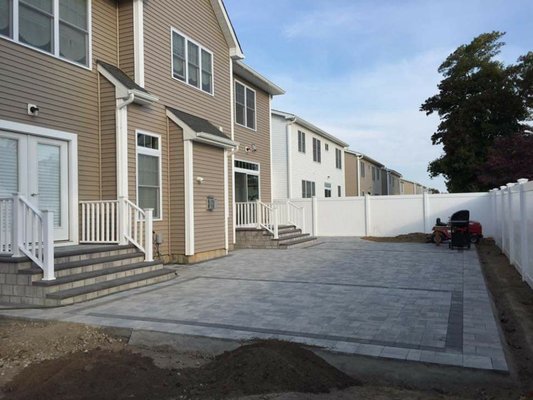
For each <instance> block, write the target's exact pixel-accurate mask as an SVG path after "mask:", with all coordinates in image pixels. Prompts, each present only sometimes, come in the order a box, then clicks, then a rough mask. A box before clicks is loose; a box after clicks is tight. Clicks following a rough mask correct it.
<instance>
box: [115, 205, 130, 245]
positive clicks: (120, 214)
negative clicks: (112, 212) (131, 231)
mask: <svg viewBox="0 0 533 400" xmlns="http://www.w3.org/2000/svg"><path fill="white" fill-rule="evenodd" d="M126 212H127V207H126V198H125V197H124V196H121V197H119V199H118V211H117V225H118V227H117V230H118V238H117V239H118V244H120V245H124V244H127V243H128V240H127V239H126V235H127V221H128V217H127V215H126Z"/></svg>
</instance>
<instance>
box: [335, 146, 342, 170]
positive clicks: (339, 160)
mask: <svg viewBox="0 0 533 400" xmlns="http://www.w3.org/2000/svg"><path fill="white" fill-rule="evenodd" d="M335 167H336V168H338V169H342V151H340V150H339V149H335Z"/></svg>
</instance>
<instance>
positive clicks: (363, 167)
mask: <svg viewBox="0 0 533 400" xmlns="http://www.w3.org/2000/svg"><path fill="white" fill-rule="evenodd" d="M360 163H361V178H364V177H365V163H364V162H362V161H360Z"/></svg>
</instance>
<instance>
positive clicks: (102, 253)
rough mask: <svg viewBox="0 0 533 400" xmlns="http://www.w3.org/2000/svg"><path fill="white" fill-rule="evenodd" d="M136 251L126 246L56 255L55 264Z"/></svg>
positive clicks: (136, 250)
mask: <svg viewBox="0 0 533 400" xmlns="http://www.w3.org/2000/svg"><path fill="white" fill-rule="evenodd" d="M138 251H139V250H138V249H137V248H134V247H132V248H126V249H118V250H105V251H100V252H97V253H87V254H78V255H75V256H66V257H56V258H55V262H56V264H62V263H66V262H72V261H82V260H88V259H91V258H101V257H110V256H118V255H122V254H133V253H136V252H138Z"/></svg>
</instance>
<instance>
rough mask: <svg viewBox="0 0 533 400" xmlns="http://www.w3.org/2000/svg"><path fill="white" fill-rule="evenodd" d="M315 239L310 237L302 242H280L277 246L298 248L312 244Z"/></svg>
mask: <svg viewBox="0 0 533 400" xmlns="http://www.w3.org/2000/svg"><path fill="white" fill-rule="evenodd" d="M315 241H316V238H310V239H309V240H306V241H304V242H299V243H293V244H280V246H279V248H280V249H284V250H286V249H296V248H299V247H308V246H312V245H313V244H314V243H313V242H315Z"/></svg>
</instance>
